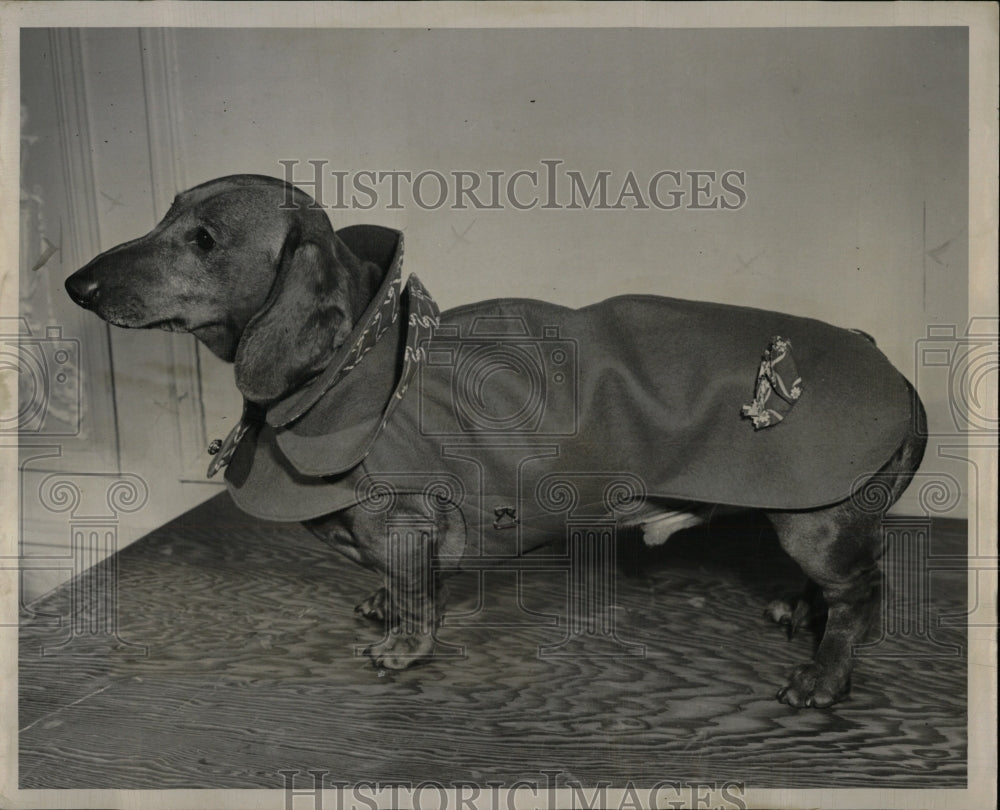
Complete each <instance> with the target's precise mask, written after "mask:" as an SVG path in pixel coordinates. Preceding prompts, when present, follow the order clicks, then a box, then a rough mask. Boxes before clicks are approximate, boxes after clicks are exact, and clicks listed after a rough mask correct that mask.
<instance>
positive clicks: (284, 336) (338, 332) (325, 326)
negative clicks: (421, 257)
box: [66, 175, 372, 402]
mask: <svg viewBox="0 0 1000 810" xmlns="http://www.w3.org/2000/svg"><path fill="white" fill-rule="evenodd" d="M371 275H372V269H371V268H370V267H368V266H367V263H366V264H365V265H362V264H361V263H359V262H358V260H357V259H356V258H355V257H354V256H353V255H351V253H350V251H349V250H347V248H346V247H345V246H344V245H343V243H341V242H340V240H339V239H336V238H335V236H334V232H333V228H332V227H331V225H330V221H329V219H328V218H327V216H326V214H325V212H324V211H323V210H322V208H321V206H320V205H318V204H317V203H316V201H315V200H313V199H312V198H311V197H310V196H309V195H307V194H305V193H304V192H302V191H301V190H299V189H297V188H295V187H293V186H291V185H289V184H287V183H285V182H283V181H281V180H277V179H275V178H271V177H263V176H258V175H236V176H232V177H223V178H220V179H217V180H211V181H209V182H207V183H204V184H202V185H200V186H196V187H195V188H192V189H190V190H188V191H185V192H183V193H181V194H179V195H178V196H177V197H176V199H175V200H174V203H173V205H171V206H170V210H169V211H168V212H167V214H166V216H165V217H164V218H163V220H162V221H161V222H160V223H159V224H158V225H157V226H156V227H155V228H153V230H152V231H150V232H149V233H148V234H146V235H145V236H142V237H140V238H138V239H135V240H132V241H130V242H126V243H124V244H122V245H118V246H117V247H114V248H111V249H110V250H108V251H106V252H104V253H102V254H101V255H99V256H98V257H97V258H95V259H94V260H93V261H91V262H90V263H89V264H87V265H86V266H85V267H83V268H82V269H80V270H78V271H77V272H75V273H74V274H73V275H71V276H70V277H69V278H68V279H67V280H66V290H67V291H68V292H69V294H70V296H71V297H72V298H73V300H74V301H75V302H76V303H77V304H79V305H80V306H82V307H85V308H86V309H89V310H91V311H93V312H94V313H96V314H97V315H98V316H100V317H101V318H103V319H104V320H106V321H108V322H109V323H111V324H114V325H116V326H123V327H130V328H160V329H167V330H171V331H181V332H191V333H193V334H194V335H195V336H196V337H197V338H198V339H199V340H201V341H202V342H203V343H204V344H205V345H206V346H208V348H209V349H210V350H211V351H212V352H213V353H215V354H216V355H218V356H219V357H221V358H222V359H224V360H227V361H234V362H235V363H236V380H237V385H238V386H239V387H240V389H241V390H242V391H243V393H244V395H246V396H247V398H248V399H251V400H253V401H257V402H267V401H269V400H273V399H276V398H278V397H280V396H281V395H282V394H283V393H285V392H286V391H288V390H290V389H291V388H292V387H294V386H295V384H296V383H298V382H301V381H302V380H303V379H307V378H308V377H309V376H312V375H313V374H315V373H316V371H318V370H319V369H320V368H322V363H323V361H324V359H325V358H326V357H327V356H328V355H329V353H330V352H331V351H332V350H333V349H335V348H336V346H338V345H339V344H340V343H341V342H343V340H344V339H345V338H346V336H347V335H348V334H349V333H350V329H351V326H352V324H353V320H354V318H356V317H357V315H358V314H359V313H360V312H361V311H363V309H364V306H365V305H366V304H367V299H366V297H365V296H366V295H367V294H369V293H370V287H371V282H370V278H368V277H370V276H371Z"/></svg>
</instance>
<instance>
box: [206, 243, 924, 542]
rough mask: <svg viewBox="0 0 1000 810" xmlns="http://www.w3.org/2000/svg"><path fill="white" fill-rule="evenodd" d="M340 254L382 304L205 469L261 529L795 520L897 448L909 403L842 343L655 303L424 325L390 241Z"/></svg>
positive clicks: (888, 374)
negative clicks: (707, 517)
mask: <svg viewBox="0 0 1000 810" xmlns="http://www.w3.org/2000/svg"><path fill="white" fill-rule="evenodd" d="M338 237H339V238H340V239H341V240H342V241H343V243H344V244H345V245H346V246H347V247H348V248H350V249H351V251H352V252H353V253H354V254H355V255H356V256H357V257H358V258H359V259H362V260H369V261H373V262H375V263H376V264H377V265H378V266H379V267H380V268H382V269H384V271H385V278H384V280H383V282H382V285H381V289H380V291H379V294H378V295H377V296H376V297H375V299H373V301H372V302H371V304H370V306H369V307H368V310H367V311H366V312H365V314H364V315H363V316H362V318H361V319H360V320H359V322H358V323H357V324H356V326H355V328H354V330H353V332H352V334H351V336H350V338H349V339H348V340H347V341H346V342H345V343H344V344H343V346H342V347H341V348H340V349H339V350H338V351H337V352H336V353H335V355H334V356H333V357H332V358H331V361H330V363H329V365H328V366H327V367H326V369H325V370H324V371H322V372H321V373H320V374H318V375H317V376H315V377H314V378H313V379H311V380H310V381H309V382H308V383H306V384H305V385H304V386H302V387H301V388H300V389H298V390H296V391H294V392H292V393H291V394H288V395H287V396H285V397H284V398H283V399H282V400H280V401H278V402H275V403H270V404H268V406H267V407H261V406H258V405H254V404H252V403H247V405H246V408H245V411H244V417H243V419H242V420H241V423H240V425H239V426H238V427H237V428H236V429H234V431H233V432H232V433H231V434H230V436H229V438H228V439H227V440H226V444H225V446H224V447H223V451H222V453H221V454H220V455H219V456H218V457H217V458H216V459H215V460H214V461H213V465H212V467H211V468H210V474H212V473H214V472H215V471H216V470H218V469H219V468H221V467H222V466H225V465H228V466H227V469H226V482H227V485H228V488H229V490H230V492H231V494H232V496H233V498H234V500H235V501H236V503H237V504H238V505H239V506H240V507H241V508H242V509H244V510H245V511H247V512H249V513H251V514H253V515H256V516H258V517H261V518H266V519H270V520H279V521H293V520H294V521H300V520H307V519H311V518H315V517H319V516H322V515H325V514H329V513H332V512H336V511H339V510H342V509H345V508H348V507H351V506H355V505H357V504H361V505H362V506H366V508H367V507H368V506H372V507H373V508H381V507H383V506H386V504H387V503H388V502H391V499H392V497H393V495H392V493H393V492H395V493H397V494H398V493H400V492H411V493H423V494H424V495H425V496H427V503H428V504H432V505H433V504H434V503H437V504H438V505H439V506H440V505H444V504H445V503H446V502H448V501H450V502H451V503H452V504H453V505H454V504H457V505H460V506H461V508H462V510H463V514H464V515H465V517H466V520H467V522H468V523H470V524H471V525H472V526H479V528H480V529H481V530H482V531H483V532H485V533H486V534H490V535H491V536H494V535H495V536H498V537H502V536H506V537H510V536H511V534H509V533H508V534H506V535H504V532H506V531H507V530H509V529H511V528H514V527H517V528H518V533H522V532H528V531H541V532H544V531H551V530H552V529H553V528H554V527H555V526H557V525H558V521H557V519H558V518H560V517H561V518H563V519H565V517H566V516H567V515H569V514H570V513H573V514H580V513H589V514H595V515H596V514H604V515H608V514H612V513H617V514H619V515H621V514H625V513H627V512H629V510H633V509H635V508H636V505H637V504H639V503H640V502H641V501H642V500H643V499H648V498H654V497H655V498H658V499H660V498H661V499H667V500H669V501H679V502H691V501H694V502H702V503H714V504H729V505H733V506H738V507H752V508H762V509H770V510H784V509H789V510H802V509H809V508H813V507H820V506H824V505H828V504H832V503H836V502H838V501H841V500H844V499H845V498H847V497H849V496H850V495H851V494H852V491H853V490H854V489H855V487H856V486H857V485H858V484H859V482H861V481H863V480H864V479H866V478H867V477H868V476H870V475H871V474H873V473H875V472H877V471H878V470H879V469H880V468H881V467H882V466H883V465H884V464H885V462H886V461H887V460H888V459H889V458H890V456H891V455H892V454H893V453H894V452H895V451H896V449H897V448H898V447H899V446H900V443H901V442H902V441H903V439H904V437H905V435H906V433H907V428H908V422H909V419H910V412H911V400H910V397H911V393H910V389H909V387H908V386H907V384H906V382H905V380H904V379H903V377H902V376H901V375H900V374H899V373H898V372H897V371H896V370H895V369H894V368H893V367H892V365H890V363H889V362H888V360H887V359H886V358H885V357H884V356H883V354H882V353H881V352H880V351H879V350H878V349H877V348H876V347H875V345H874V344H873V342H871V341H870V340H869V339H867V338H866V337H864V336H862V335H860V334H858V333H855V332H852V331H849V330H845V329H840V328H837V327H834V326H830V325H828V324H825V323H822V322H820V321H816V320H812V319H807V318H799V317H793V316H790V315H783V314H779V313H775V312H767V311H762V310H757V309H750V308H747V307H738V306H727V305H722V304H714V303H703V302H693V301H682V300H675V299H670V298H660V297H655V296H620V297H616V298H612V299H609V300H607V301H603V302H601V303H598V304H594V305H591V306H587V307H583V308H582V309H578V310H573V309H568V308H565V307H561V306H556V305H554V304H549V303H544V302H541V301H533V300H521V299H498V300H492V301H484V302H482V303H477V304H470V305H467V306H462V307H459V308H457V309H452V310H449V311H446V312H444V313H441V314H439V313H438V310H437V307H436V305H435V304H434V302H433V300H432V299H431V298H430V296H429V295H428V294H427V293H426V291H425V290H424V288H423V287H422V285H421V284H420V282H419V281H418V280H417V278H416V277H415V276H410V277H409V280H408V282H407V283H406V285H405V287H404V286H402V284H401V269H402V235H401V234H399V233H397V232H395V231H391V230H389V229H385V228H380V227H375V226H355V227H349V228H344V229H342V230H340V231H339V232H338ZM762 357H763V362H762ZM275 361H276V362H279V361H280V358H275ZM435 498H437V501H435ZM387 499H388V501H387Z"/></svg>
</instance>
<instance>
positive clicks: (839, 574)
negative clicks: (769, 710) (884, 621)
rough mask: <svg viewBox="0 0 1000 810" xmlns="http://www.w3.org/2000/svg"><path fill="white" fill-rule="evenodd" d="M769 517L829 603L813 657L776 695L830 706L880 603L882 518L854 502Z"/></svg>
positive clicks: (846, 681)
mask: <svg viewBox="0 0 1000 810" xmlns="http://www.w3.org/2000/svg"><path fill="white" fill-rule="evenodd" d="M769 517H770V518H771V521H772V522H773V523H774V526H775V528H776V529H777V532H778V539H779V540H780V541H781V545H782V548H784V549H785V551H786V552H788V554H789V555H790V556H791V557H792V559H794V560H795V561H796V562H797V563H798V564H799V565H800V566H801V567H802V569H803V570H804V571H805V573H806V575H807V576H808V577H809V578H810V579H812V580H813V582H815V583H816V584H817V585H818V586H819V587H820V589H821V590H822V593H823V597H824V599H825V600H826V603H827V607H828V614H827V621H826V630H825V632H824V633H823V639H822V641H821V642H820V645H819V649H818V650H817V651H816V655H815V657H814V658H813V660H812V661H811V662H810V663H808V664H803V665H801V666H799V667H797V668H796V669H795V670H794V671H793V672H792V674H791V676H790V678H789V680H788V683H786V684H785V685H784V686H783V687H782V688H781V690H780V691H779V692H778V699H779V700H781V701H782V702H784V703H788V704H789V705H791V706H796V707H798V706H816V707H819V708H822V707H824V706H829V705H831V704H833V703H836V702H837V701H838V700H841V699H842V698H844V697H846V695H847V693H848V691H849V690H850V674H851V665H852V649H853V647H854V645H855V644H858V643H860V642H861V641H863V640H864V639H865V636H866V635H867V633H868V629H869V627H871V625H872V622H873V619H874V618H875V614H876V612H877V610H878V608H879V605H880V603H881V600H880V590H879V589H880V585H881V574H880V572H879V568H878V559H879V557H880V556H881V553H882V537H881V530H880V527H881V522H882V517H881V515H879V514H858V513H857V510H856V508H854V507H853V506H852V505H851V504H850V503H843V504H838V505H837V506H834V507H831V508H827V509H822V510H819V511H816V512H784V513H778V514H770V515H769Z"/></svg>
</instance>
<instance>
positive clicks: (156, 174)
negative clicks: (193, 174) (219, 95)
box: [139, 28, 208, 479]
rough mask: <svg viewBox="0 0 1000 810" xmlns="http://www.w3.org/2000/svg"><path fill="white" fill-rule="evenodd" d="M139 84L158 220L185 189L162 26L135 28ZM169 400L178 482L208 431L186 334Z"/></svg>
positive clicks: (194, 354)
mask: <svg viewBox="0 0 1000 810" xmlns="http://www.w3.org/2000/svg"><path fill="white" fill-rule="evenodd" d="M139 45H140V50H141V53H142V84H143V89H144V91H145V97H146V130H147V132H148V139H149V175H150V184H151V186H150V187H151V189H152V197H153V213H154V215H155V218H156V220H157V221H159V220H160V219H161V218H162V217H163V215H164V214H166V212H167V209H168V208H169V207H170V203H171V202H172V200H173V198H174V195H175V194H177V192H179V191H182V190H184V189H186V188H188V186H189V185H190V184H189V181H188V177H187V173H186V171H185V168H184V167H185V166H186V162H185V160H184V153H183V146H182V144H183V138H182V136H181V132H182V125H183V118H184V112H183V105H182V104H181V101H180V92H179V89H178V84H177V71H178V60H177V47H176V40H175V37H174V33H173V31H172V30H170V29H167V28H141V29H139ZM169 344H170V354H171V356H170V367H171V372H172V373H171V382H170V388H171V396H172V397H173V399H174V402H175V403H176V410H175V414H176V420H177V432H176V439H177V457H178V458H179V459H181V470H179V473H180V478H181V479H187V478H195V479H197V478H203V477H204V474H205V466H206V464H207V461H206V460H205V459H206V456H205V448H206V447H207V446H208V438H207V435H208V432H207V429H206V426H205V409H204V405H203V395H202V388H201V355H200V352H201V347H200V346H199V344H198V341H197V340H196V339H195V338H194V337H193V336H191V335H184V334H174V335H171V336H170V340H169Z"/></svg>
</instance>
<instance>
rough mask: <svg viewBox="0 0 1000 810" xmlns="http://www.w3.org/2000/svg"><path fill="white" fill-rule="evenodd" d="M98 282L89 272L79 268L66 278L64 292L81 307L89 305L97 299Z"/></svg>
mask: <svg viewBox="0 0 1000 810" xmlns="http://www.w3.org/2000/svg"><path fill="white" fill-rule="evenodd" d="M99 286H100V285H99V284H98V283H97V279H96V278H94V276H93V275H91V274H90V273H86V272H84V271H83V270H80V271H78V272H76V273H74V274H73V275H71V276H70V277H69V278H68V279H66V292H68V293H69V297H70V298H72V299H73V300H74V301H75V302H76V303H77V304H79V305H80V306H81V307H91V306H93V304H94V302H95V301H96V300H97V296H98V289H99Z"/></svg>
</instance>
